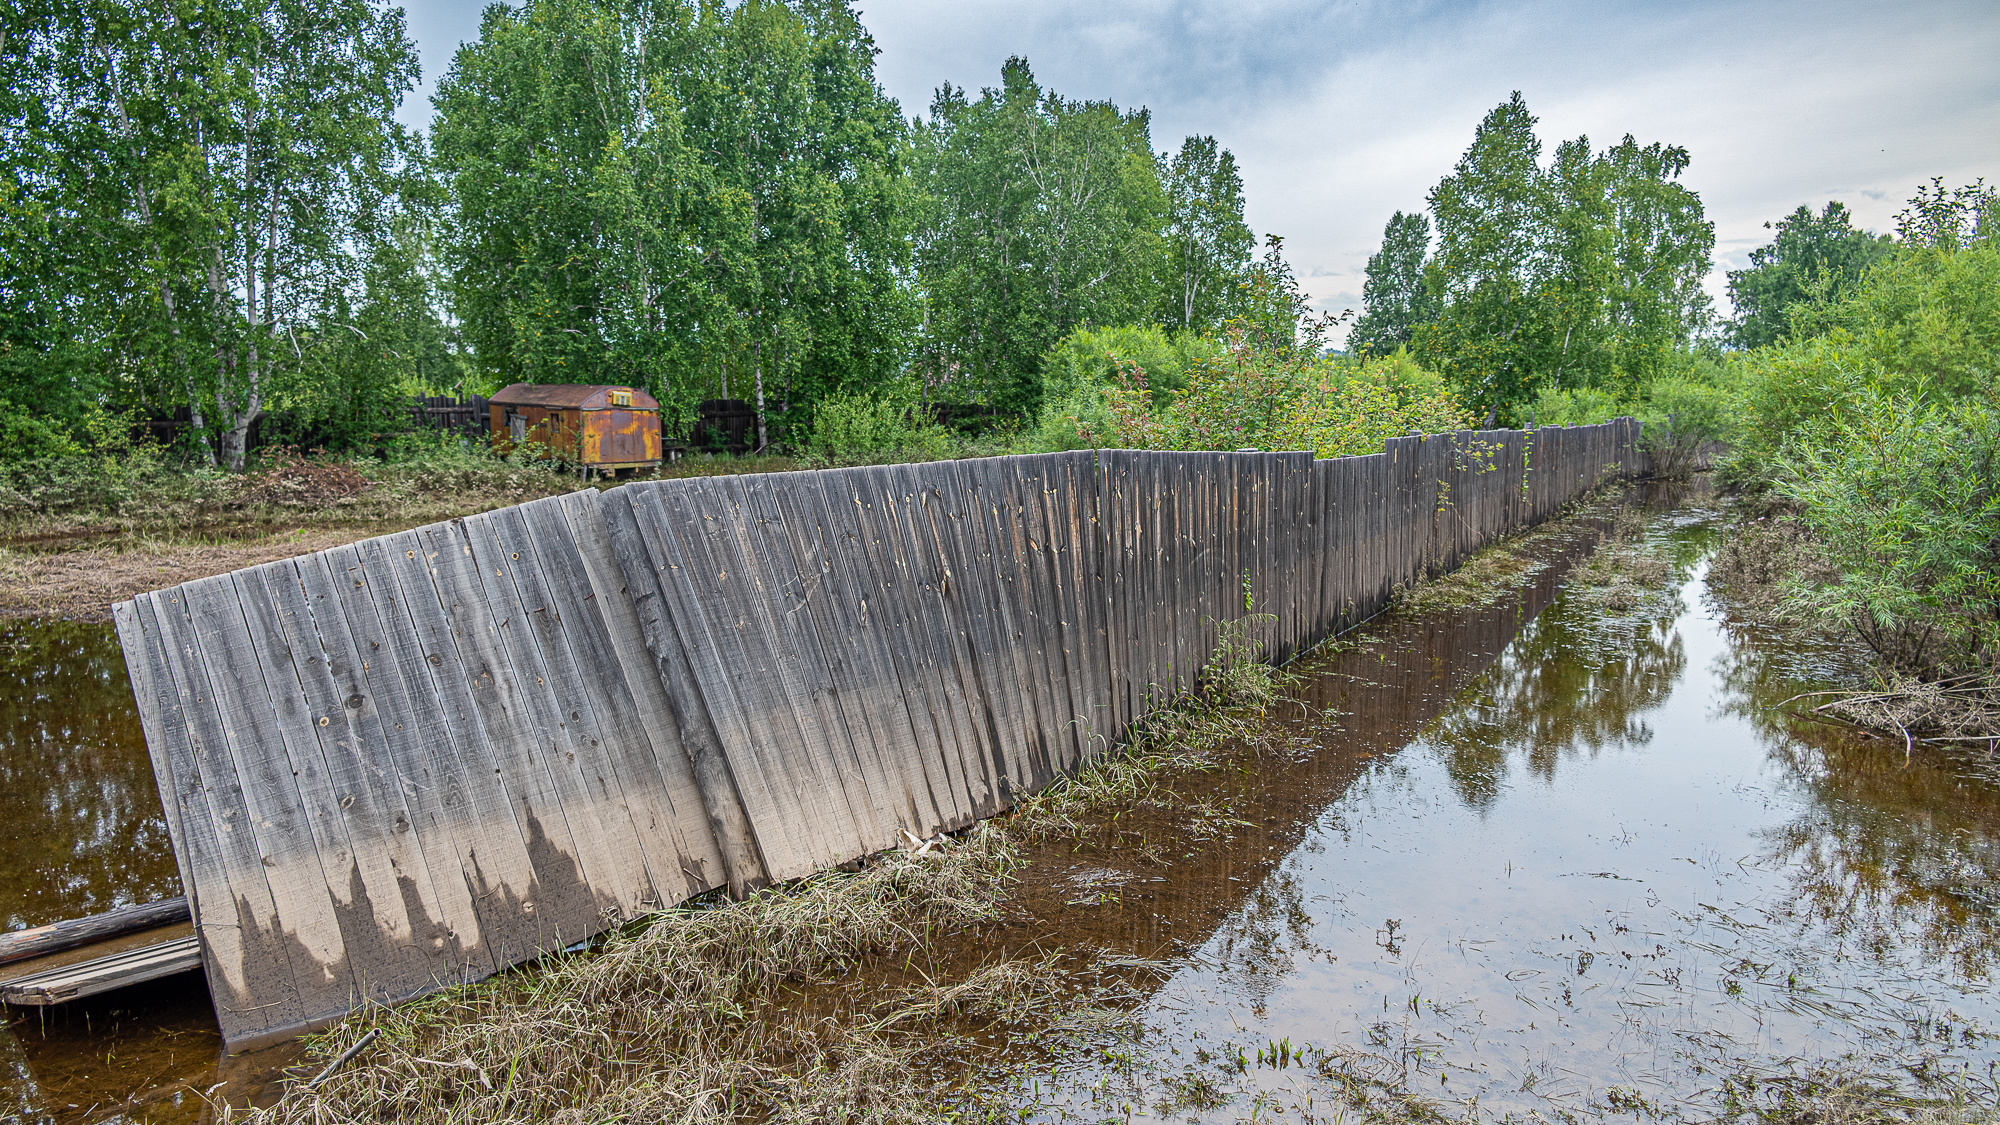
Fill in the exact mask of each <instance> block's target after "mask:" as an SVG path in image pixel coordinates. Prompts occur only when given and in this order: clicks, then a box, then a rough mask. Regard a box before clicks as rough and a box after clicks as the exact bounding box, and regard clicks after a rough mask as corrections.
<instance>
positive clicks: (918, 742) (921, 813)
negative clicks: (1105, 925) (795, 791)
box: [792, 469, 957, 837]
mask: <svg viewBox="0 0 2000 1125" xmlns="http://www.w3.org/2000/svg"><path fill="white" fill-rule="evenodd" d="M872 480H873V477H872V476H871V475H870V474H868V473H865V472H862V471H860V470H856V469H841V470H832V471H828V472H825V473H818V474H814V477H813V479H812V481H811V482H809V484H810V487H808V488H806V489H804V490H802V491H800V492H798V493H796V494H794V496H793V497H792V501H793V504H794V506H795V507H796V508H797V509H798V510H799V511H800V512H801V513H802V514H805V513H810V515H811V517H812V518H813V519H815V520H816V521H817V523H818V524H819V526H820V528H821V533H820V534H821V543H822V551H823V555H822V561H821V565H822V567H823V569H824V574H825V581H826V589H827V596H826V597H824V598H821V599H819V600H818V601H817V602H815V603H814V604H813V607H812V610H811V612H812V613H813V614H814V615H815V617H816V619H817V620H819V621H820V622H821V623H822V624H821V636H822V640H823V644H824V651H826V653H827V655H828V660H829V662H830V663H831V667H832V672H833V675H834V682H835V684H836V686H837V689H838V691H839V693H840V697H841V702H842V707H843V711H844V713H845V714H846V716H847V726H848V729H849V731H850V732H851V736H852V738H853V739H854V741H855V744H856V749H857V751H858V752H859V753H861V754H864V755H872V759H873V760H872V762H866V761H864V766H863V768H864V769H865V770H869V771H871V772H872V774H873V775H874V776H875V777H876V778H878V779H879V781H878V784H879V787H880V789H881V792H882V799H883V800H884V801H885V803H886V812H887V813H888V815H889V816H891V817H892V818H893V819H894V821H895V823H896V825H897V826H898V828H899V829H900V830H902V831H907V832H909V833H910V834H912V835H915V836H918V837H928V836H929V835H931V834H932V833H934V832H936V831H938V830H939V829H940V828H941V827H943V825H944V823H945V822H946V820H948V819H950V818H951V817H953V816H955V815H956V812H955V810H956V809H957V804H956V801H955V799H954V798H953V797H952V796H951V794H950V782H949V780H948V778H947V777H946V776H945V774H944V762H943V758H942V752H941V751H939V750H938V749H937V741H936V731H935V728H934V727H933V725H932V724H931V721H930V717H929V714H928V712H927V711H924V710H923V707H922V700H921V699H920V698H917V697H916V696H914V695H913V693H909V692H905V691H904V690H903V680H902V677H901V675H900V674H899V672H898V668H897V663H898V662H897V654H896V653H895V652H894V650H893V645H892V643H891V635H890V631H889V629H888V628H886V625H887V623H888V622H889V621H890V620H892V619H893V617H894V613H893V611H892V609H891V607H890V606H889V605H888V604H887V600H888V599H886V598H885V596H884V594H883V592H882V590H883V584H884V583H883V580H882V579H881V578H880V576H879V575H878V574H877V572H876V570H875V567H874V565H873V562H872V559H873V554H872V552H871V549H870V546H869V542H868V540H869V537H870V536H872V535H874V534H875V533H876V532H875V527H874V521H873V520H872V519H871V518H868V509H867V505H868V504H869V503H870V502H871V497H870V496H869V495H868V494H869V493H870V492H871V491H872V484H871V481H872Z"/></svg>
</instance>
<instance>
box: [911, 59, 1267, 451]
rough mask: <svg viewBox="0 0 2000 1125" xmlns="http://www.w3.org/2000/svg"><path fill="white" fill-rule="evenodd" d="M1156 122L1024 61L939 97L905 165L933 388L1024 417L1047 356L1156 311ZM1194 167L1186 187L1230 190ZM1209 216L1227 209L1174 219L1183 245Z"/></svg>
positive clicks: (925, 356) (1163, 198) (1163, 248)
mask: <svg viewBox="0 0 2000 1125" xmlns="http://www.w3.org/2000/svg"><path fill="white" fill-rule="evenodd" d="M1151 127H1152V122H1151V117H1150V115H1149V114H1148V113H1147V111H1145V110H1143V109H1140V110H1134V111H1130V112H1127V111H1124V110H1121V109H1119V108H1118V107H1117V106H1115V105H1113V104H1111V103H1110V102H1091V101H1076V100H1072V99H1069V98H1065V97H1063V96H1062V95H1060V94H1058V93H1056V92H1055V91H1053V90H1044V89H1043V88H1042V86H1041V85H1040V84H1039V83H1037V82H1036V81H1035V77H1034V74H1033V72H1032V71H1031V70H1030V69H1029V67H1028V63H1027V60H1025V59H1021V58H1012V59H1009V60H1007V63H1006V65H1005V66H1004V67H1002V68H1001V84H1000V86H999V87H997V88H992V87H989V88H987V89H986V90H983V91H982V92H981V94H980V96H979V97H978V98H977V99H976V100H975V99H973V98H971V97H970V96H969V95H968V94H967V93H966V91H965V90H963V89H959V88H957V87H953V86H950V85H946V86H943V87H941V88H939V90H938V92H937V96H936V97H935V98H934V99H933V100H932V102H931V108H930V116H929V118H928V119H927V120H922V121H919V122H918V124H917V126H916V133H915V151H914V155H913V158H912V159H913V165H914V173H915V180H916V183H917V185H918V189H919V190H920V191H921V192H922V197H923V200H924V205H925V208H926V213H925V214H924V215H923V217H922V222H921V225H920V233H919V236H918V240H917V241H918V246H917V266H918V271H919V275H920V276H921V278H922V281H923V288H924V298H925V302H926V307H925V318H924V319H925V324H924V339H923V342H922V351H921V356H920V360H919V363H920V367H921V369H922V370H923V372H924V374H925V377H926V378H927V379H928V380H929V381H930V382H931V383H932V385H933V386H942V385H944V384H952V385H953V390H954V392H955V393H958V394H961V395H963V396H964V397H967V398H979V399H983V400H985V401H987V402H989V403H991V404H992V405H994V406H997V407H1000V408H1001V409H1003V410H1009V411H1018V412H1021V413H1023V414H1029V415H1032V414H1033V413H1034V412H1035V410H1036V409H1037V407H1038V406H1039V405H1040V403H1041V387H1040V385H1039V379H1038V376H1039V373H1040V370H1041V360H1042V357H1043V356H1044V355H1046V354H1047V353H1048V351H1049V349H1050V348H1051V347H1052V346H1053V345H1054V344H1055V343H1056V342H1057V341H1059V340H1061V339H1062V338H1063V337H1064V336H1066V335H1068V334H1069V333H1070V332H1071V331H1073V330H1074V329H1076V328H1077V327H1079V326H1083V325H1090V324H1130V323H1136V322H1139V321H1142V320H1144V319H1146V318H1147V317H1148V316H1149V315H1151V313H1152V312H1153V310H1154V309H1156V308H1157V307H1159V304H1160V288H1159V284H1158V280H1157V279H1158V276H1159V273H1160V270H1161V269H1162V267H1163V263H1164V262H1165V259H1166V254H1167V249H1168V248H1167V245H1166V243H1165V240H1164V239H1163V237H1162V228H1163V223H1164V221H1165V216H1166V212H1167V210H1168V198H1167V194H1166V191H1165V189H1164V188H1163V186H1162V184H1161V179H1160V173H1159V167H1158V162H1157V160H1156V158H1155V156H1154V154H1153V150H1152V139H1151ZM1218 160H1219V158H1218ZM1195 163H1196V164H1199V163H1200V162H1199V161H1196V162H1195ZM1231 170H1232V171H1233V162H1232V165H1231ZM1189 171H1190V174H1189V175H1188V176H1187V177H1186V182H1187V184H1188V186H1189V187H1190V189H1191V190H1192V189H1195V188H1200V187H1202V186H1204V185H1206V186H1208V187H1210V188H1211V189H1212V190H1213V192H1214V193H1219V194H1221V195H1225V196H1226V195H1227V194H1228V191H1227V184H1226V183H1222V184H1217V182H1216V181H1217V178H1218V176H1222V172H1221V170H1220V169H1219V168H1218V169H1216V170H1215V171H1213V172H1212V173H1211V174H1209V175H1206V176H1204V175H1201V174H1198V173H1199V172H1200V171H1201V170H1200V169H1199V168H1191V169H1189ZM1222 178H1223V179H1224V180H1226V176H1222ZM1211 202H1213V201H1211ZM1216 207H1220V208H1221V209H1224V210H1226V207H1223V206H1222V205H1221V204H1215V205H1214V207H1211V208H1210V209H1209V211H1207V212H1203V213H1201V214H1195V213H1192V212H1191V213H1189V214H1187V215H1184V216H1183V219H1184V222H1185V224H1186V225H1187V227H1188V228H1189V231H1190V235H1191V237H1196V240H1197V241H1200V240H1201V238H1202V237H1205V236H1202V235H1201V231H1202V230H1204V229H1206V228H1207V227H1209V226H1212V225H1213V223H1212V220H1213V219H1215V218H1216V216H1215V215H1214V214H1213V213H1212V211H1213V210H1214V209H1215V208H1216ZM1201 210H1202V209H1201V208H1193V211H1201ZM1197 264H1198V263H1195V262H1193V261H1190V262H1189V263H1188V268H1190V269H1195V268H1196V266H1197ZM1201 268H1202V269H1206V268H1208V267H1206V266H1202V267H1201Z"/></svg>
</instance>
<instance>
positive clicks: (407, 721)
mask: <svg viewBox="0 0 2000 1125" xmlns="http://www.w3.org/2000/svg"><path fill="white" fill-rule="evenodd" d="M297 565H298V568H299V571H300V573H301V575H302V576H311V581H308V582H307V583H306V588H307V589H308V590H309V591H311V590H313V589H315V588H319V589H322V590H324V592H325V595H326V599H327V600H326V601H324V602H321V603H319V604H320V605H323V606H327V607H328V608H329V609H330V611H331V612H329V613H327V614H320V613H319V612H318V611H317V608H316V611H315V624H316V626H317V630H316V631H317V633H318V635H319V636H320V638H321V647H322V649H323V650H324V651H325V652H327V654H328V655H329V657H330V658H331V659H330V661H329V663H330V665H331V666H332V667H333V668H335V669H342V668H343V667H344V673H345V674H344V676H341V677H339V678H337V679H336V684H337V685H340V686H345V687H346V688H348V689H349V695H348V696H347V698H346V700H345V703H346V705H347V707H348V709H349V710H350V711H352V712H354V713H356V714H357V715H359V716H365V719H364V721H363V723H362V724H360V725H362V727H363V730H364V737H367V738H372V739H373V742H372V743H366V742H364V743H363V744H362V756H363V761H364V764H365V765H366V766H367V767H368V768H369V769H371V770H373V771H375V772H376V773H377V774H378V775H380V776H382V777H383V778H384V779H385V780H388V781H390V782H391V788H393V789H394V790H395V792H396V795H397V796H399V797H401V799H402V800H401V803H400V804H399V805H398V804H391V805H388V806H387V808H388V812H389V815H390V817H391V821H392V823H393V824H394V825H395V826H396V829H397V830H398V831H399V832H401V833H403V834H405V835H407V836H408V837H409V839H410V841H411V843H412V844H413V845H414V846H415V848H416V850H417V851H419V852H420V853H421V855H422V857H423V862H424V869H425V871H426V873H427V874H428V875H429V877H430V888H431V891H432V893H433V897H432V900H431V901H430V902H428V903H426V902H424V901H422V900H421V898H420V896H418V895H415V894H413V893H412V889H413V888H411V887H408V886H403V888H402V889H403V907H404V914H405V917H406V918H407V919H408V921H409V924H410V931H411V935H410V938H409V940H411V941H413V942H419V943H423V944H428V945H429V946H430V947H431V948H432V950H433V951H434V952H435V953H437V954H440V955H441V956H442V958H443V960H444V961H445V962H446V964H447V966H448V968H449V969H450V970H451V973H452V975H453V977H454V978H455V979H457V980H460V981H467V980H477V979H479V978H481V977H484V976H487V975H488V974H490V973H492V972H494V971H496V970H498V969H503V968H506V967H507V965H506V962H504V961H501V960H500V959H499V958H498V957H497V956H496V953H495V951H494V950H493V949H491V948H490V947H489V946H488V944H487V943H486V940H485V932H486V925H485V920H484V918H482V917H481V916H480V911H479V909H478V903H477V898H478V891H477V889H476V887H475V886H474V881H473V878H472V870H473V869H474V868H473V867H472V866H469V865H470V864H473V863H476V860H474V859H473V857H472V856H471V855H470V854H469V849H468V844H467V842H466V841H465V840H464V839H462V838H461V835H460V833H459V831H458V824H457V823H456V811H455V810H451V809H447V808H446V807H445V805H444V800H443V798H444V788H443V787H444V785H445V784H446V782H445V781H444V780H443V779H441V778H440V777H439V776H438V773H439V771H438V769H437V766H438V764H439V759H438V758H437V756H436V755H437V753H438V750H439V746H438V740H437V739H436V734H437V732H436V731H434V730H426V729H425V728H426V726H427V723H428V722H434V721H435V712H434V711H433V710H432V701H431V700H427V699H425V698H424V697H423V696H422V695H421V694H418V695H415V696H413V695H412V694H411V692H410V684H409V682H408V680H407V679H406V678H405V677H404V675H403V672H402V667H401V660H400V658H399V654H398V651H397V649H398V646H397V642H396V639H395V637H394V636H392V635H391V631H390V629H389V628H386V627H385V626H384V624H383V621H382V618H381V615H380V613H379V612H378V611H377V609H376V605H375V600H374V597H373V594H372V592H371V590H370V586H371V585H372V584H373V582H374V580H375V573H374V571H373V570H372V569H364V567H363V563H362V551H361V548H360V547H359V546H358V545H348V546H344V547H335V548H332V549H330V550H327V551H323V552H319V553H317V554H313V555H308V556H305V557H304V558H301V559H299V560H297ZM382 581H383V582H384V583H385V584H389V585H393V583H394V581H395V580H394V578H393V576H391V575H388V574H384V575H383V576H382ZM390 624H391V625H393V626H401V623H400V622H397V621H395V620H394V619H393V618H392V619H391V621H390ZM396 632H397V633H400V634H401V635H403V636H404V637H407V636H408V635H409V630H408V629H407V628H400V627H399V628H397V629H396ZM329 634H332V636H333V639H332V640H331V641H329V640H328V635H329ZM343 680H344V683H342V681H343ZM446 760H447V761H448V759H446ZM397 818H401V819H397ZM399 885H400V884H399ZM420 886H421V884H419V887H420ZM433 911H434V913H433ZM426 931H428V932H426ZM417 987H418V990H419V991H421V990H422V988H423V986H422V985H421V984H420V985H418V986H417Z"/></svg>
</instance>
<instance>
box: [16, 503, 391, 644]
mask: <svg viewBox="0 0 2000 1125" xmlns="http://www.w3.org/2000/svg"><path fill="white" fill-rule="evenodd" d="M383 530H384V529H382V528H376V527H353V526H349V527H331V528H301V529H298V530H296V531H292V532H289V533H280V534H275V535H269V536H262V537H259V538H256V539H252V540H247V541H243V542H236V543H173V542H152V543H147V542H140V543H136V544H130V545H121V546H116V547H90V548H84V549H80V550H71V551H22V550H12V549H6V548H0V617H64V618H70V619H72V620H78V621H108V620H110V618H111V606H112V605H113V603H116V602H121V601H124V600H125V599H127V598H130V597H133V596H134V595H137V594H142V593H145V592H146V591H148V590H158V589H163V588H165V587H167V586H173V585H177V584H179V583H182V582H189V581H193V580H194V579H196V578H208V577H210V576H212V575H217V574H226V573H228V572H229V571H232V570H240V569H242V568H243V567H246V566H255V565H257V564H258V563H266V562H271V561H273V560H276V559H288V558H292V557H294V556H297V555H304V554H309V553H311V552H313V551H319V550H324V549H326V548H328V547H338V546H340V545H341V544H343V543H352V542H354V541H355V540H357V539H365V538H367V537H369V536H371V535H379V534H382V532H383Z"/></svg>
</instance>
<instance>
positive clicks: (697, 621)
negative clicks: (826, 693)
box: [641, 480, 851, 880]
mask: <svg viewBox="0 0 2000 1125" xmlns="http://www.w3.org/2000/svg"><path fill="white" fill-rule="evenodd" d="M642 499H644V500H645V501H646V502H647V506H648V507H649V508H650V509H651V513H650V514H651V516H652V517H653V519H652V523H651V524H650V525H649V524H647V523H646V521H645V520H644V519H642V521H641V527H642V528H643V529H644V530H645V531H646V533H647V534H648V535H649V536H650V537H651V539H652V541H651V542H649V546H651V547H653V548H655V550H664V552H665V554H664V556H663V560H664V561H665V562H666V564H667V569H666V570H665V571H664V572H662V574H661V590H662V594H663V597H664V600H665V602H666V609H667V617H668V618H669V619H670V620H671V621H672V623H673V625H674V627H675V629H676V630H677V631H678V633H679V635H680V640H681V645H682V647H683V649H684V650H685V651H686V653H687V656H688V665H689V668H690V669H691V670H692V672H693V675H694V681H695V685H696V688H697V690H698V691H699V693H700V694H701V697H702V699H703V701H704V703H705V705H706V707H707V711H708V714H709V716H710V718H711V719H712V720H713V721H714V723H715V730H716V734H717V736H718V737H719V739H720V741H721V747H722V752H723V754H724V756H725V757H726V758H727V760H728V763H729V772H730V776H731V777H732V778H734V780H735V785H736V788H737V791H738V793H739V794H740V796H741V797H742V800H743V808H744V810H745V812H746V813H748V816H749V823H750V828H751V831H752V832H754V833H755V834H756V837H757V845H758V848H759V850H760V851H761V852H762V854H763V857H764V864H765V867H766V869H767V871H768V874H769V875H770V877H771V878H772V879H774V880H784V879H791V878H796V877H798V876H800V875H803V874H806V873H808V872H810V871H813V870H817V869H818V868H819V867H820V866H823V865H824V864H826V863H835V862H839V859H838V858H827V859H823V858H822V857H827V856H832V855H833V854H834V853H835V852H836V851H837V850H838V849H837V848H836V847H834V846H833V845H832V841H831V840H829V839H828V837H827V835H826V832H827V830H828V829H829V828H830V827H834V828H835V831H839V830H840V829H845V828H851V825H841V826H838V827H835V826H831V825H829V824H828V823H827V820H828V819H829V817H830V815H831V810H830V809H825V808H823V807H822V806H823V805H824V804H825V801H826V795H825V794H824V793H815V794H808V793H807V792H806V790H807V788H808V786H809V785H811V784H813V782H814V780H815V779H813V778H812V777H811V776H810V775H809V774H808V773H807V769H808V764H807V763H805V762H802V761H798V760H796V759H795V758H788V757H785V756H783V755H782V753H781V750H780V746H779V744H778V742H777V740H778V739H780V738H786V737H787V736H790V735H792V734H793V732H789V731H784V730H782V729H781V728H780V727H779V726H778V724H781V723H789V722H790V718H789V716H781V715H779V714H776V713H774V712H772V711H770V710H768V709H766V708H764V707H763V706H761V705H762V703H763V702H764V701H765V700H766V699H767V698H768V692H769V690H770V685H771V684H772V683H773V682H774V679H775V676H776V674H777V673H776V669H774V668H773V667H772V663H771V662H772V656H771V654H770V652H769V651H768V649H766V648H764V647H762V646H761V645H760V644H759V642H760V640H761V639H762V637H761V631H760V630H757V629H754V628H753V622H752V619H751V615H752V610H751V607H750V605H749V604H748V602H747V601H746V600H744V599H746V598H747V597H748V594H747V593H744V594H739V592H738V589H737V588H738V587H742V586H746V585H747V584H748V583H750V582H751V581H752V579H751V577H750V575H749V573H748V571H747V566H746V563H745V561H744V559H743V558H742V557H741V551H740V547H739V545H738V544H737V543H735V542H733V541H732V536H731V530H730V527H729V522H730V521H731V520H732V519H734V518H739V517H740V513H738V512H736V511H734V510H732V507H731V505H730V504H729V503H728V500H727V498H726V497H724V496H723V495H721V494H720V493H719V492H718V490H717V489H716V487H715V486H714V484H713V483H712V482H711V481H709V480H685V481H674V482H672V483H671V484H670V485H668V486H667V487H663V488H659V489H653V490H649V491H647V492H646V493H644V494H642ZM739 685H740V692H739ZM744 696H747V697H748V698H747V699H746V698H744ZM814 811H818V813H819V815H817V816H815V815H813V813H814Z"/></svg>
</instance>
